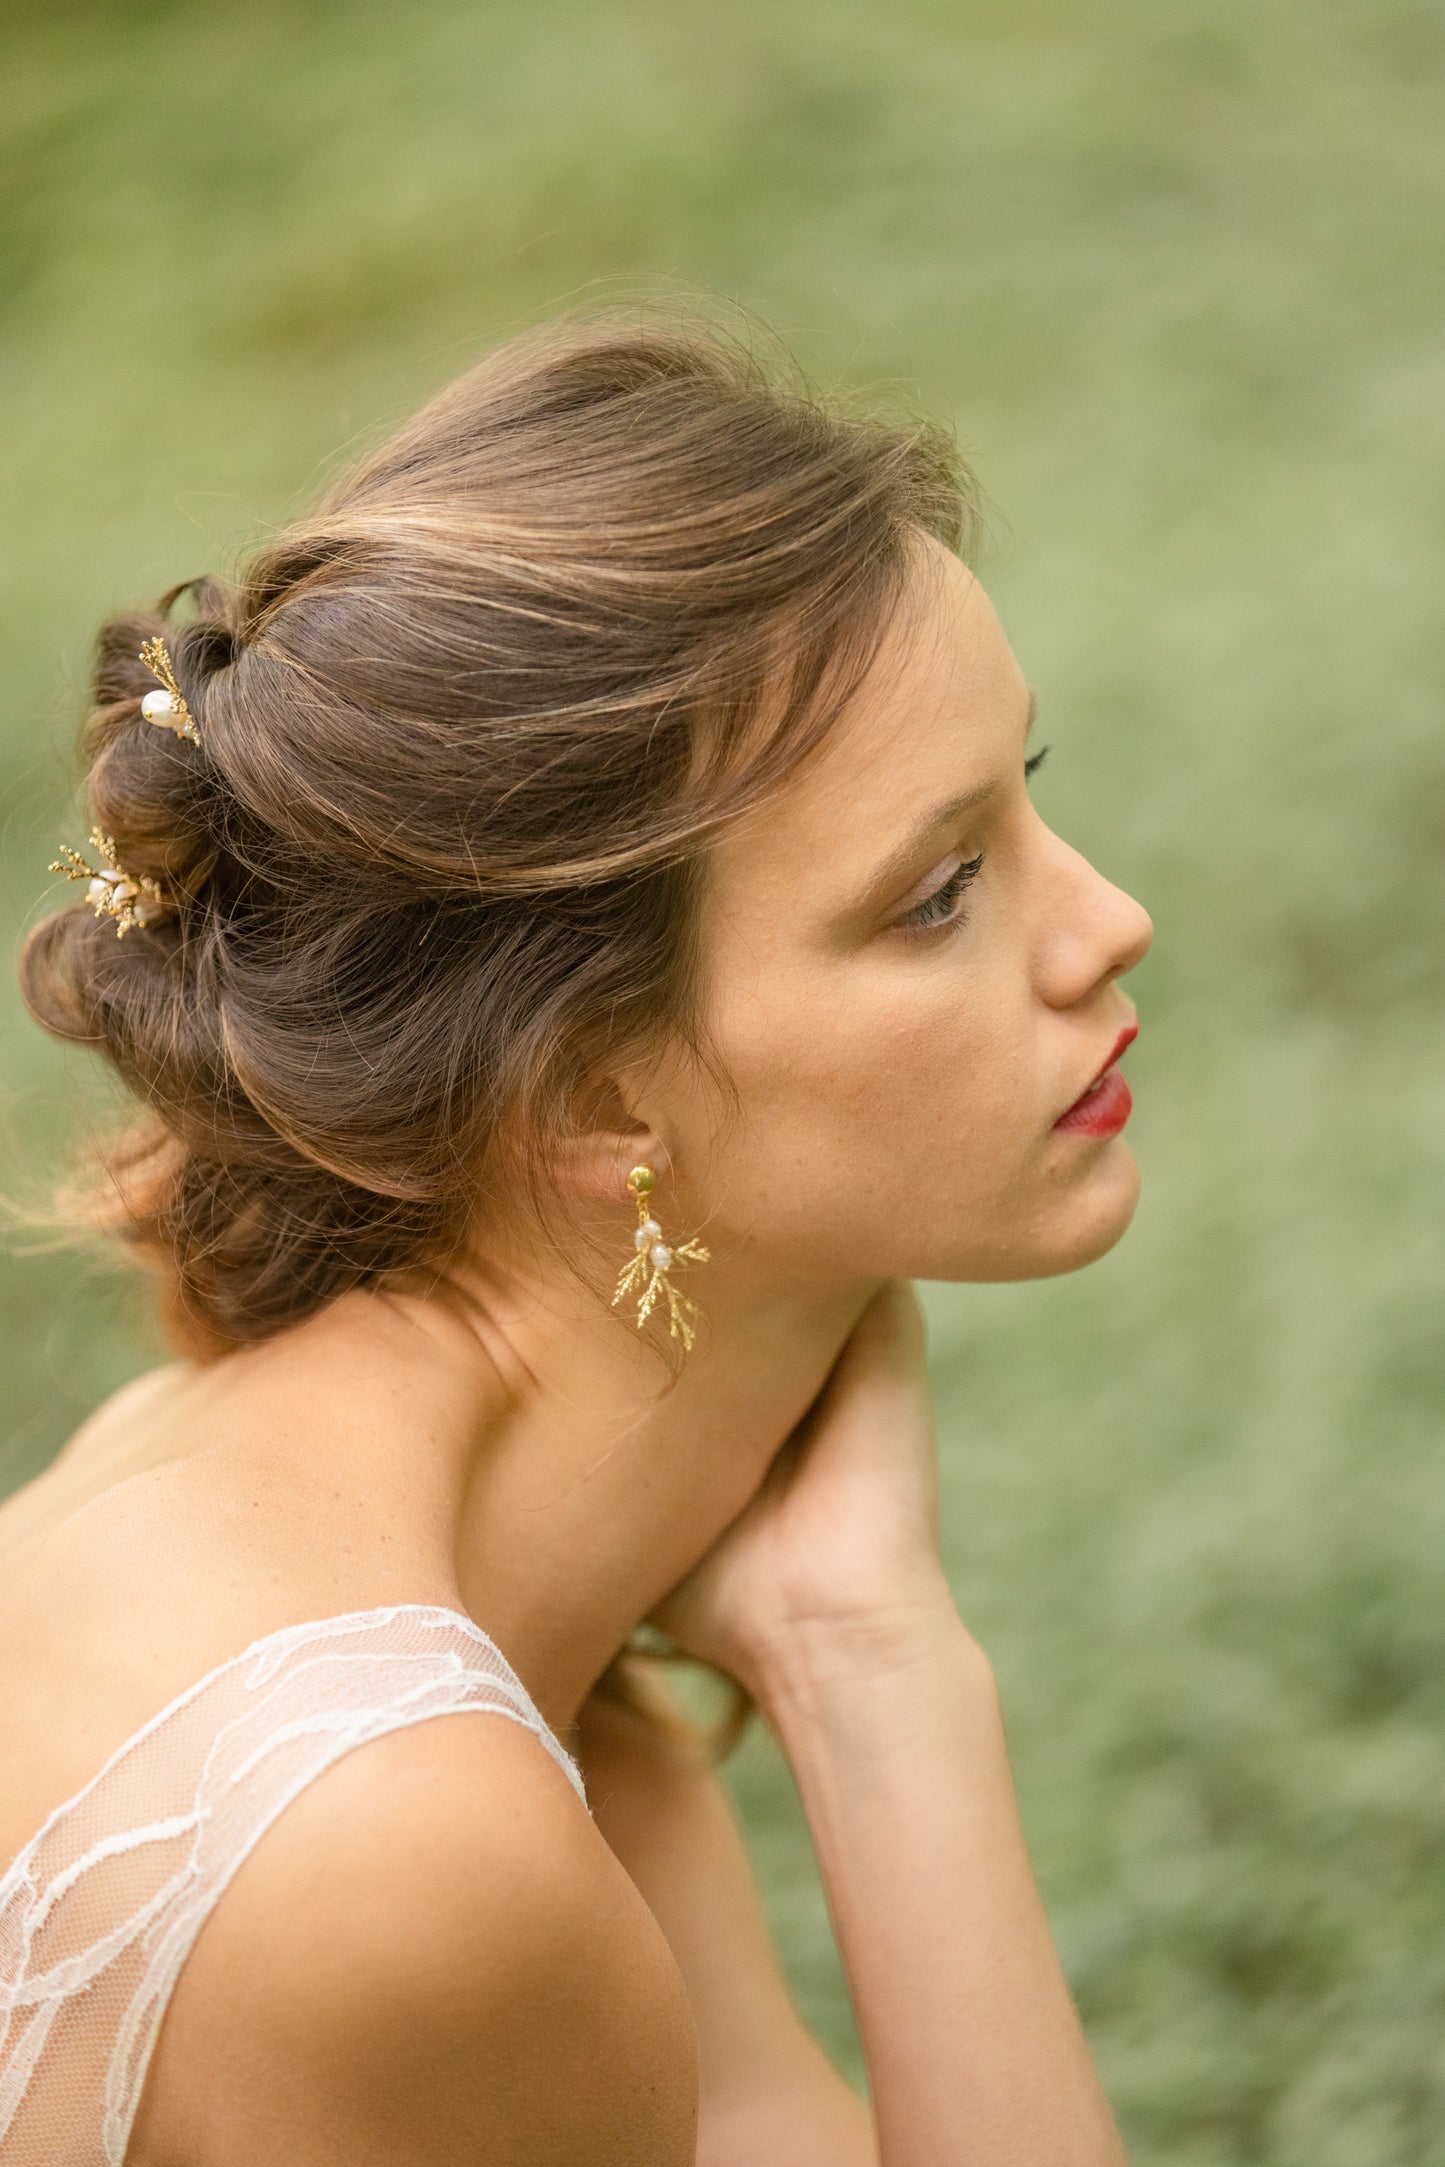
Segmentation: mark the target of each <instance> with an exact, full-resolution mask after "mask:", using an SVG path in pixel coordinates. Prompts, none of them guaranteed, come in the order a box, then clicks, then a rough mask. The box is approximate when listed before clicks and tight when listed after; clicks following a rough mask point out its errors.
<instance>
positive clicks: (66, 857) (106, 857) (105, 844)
mask: <svg viewBox="0 0 1445 2167" xmlns="http://www.w3.org/2000/svg"><path fill="white" fill-rule="evenodd" d="M90 840H91V843H92V844H93V846H94V848H95V849H96V850H97V851H98V852H99V853H100V864H99V865H98V866H96V865H87V864H86V862H85V860H84V858H82V856H81V855H80V852H79V851H78V850H72V849H71V847H70V845H69V844H68V843H64V844H62V846H61V853H60V856H59V857H58V858H52V859H51V861H50V871H51V872H52V873H63V874H64V875H65V877H66V879H67V880H84V881H88V882H89V883H90V885H89V886H88V887H87V889H86V891H85V895H86V901H87V902H88V903H89V904H90V907H91V909H92V910H93V911H94V912H95V915H96V917H97V918H114V920H115V934H116V939H117V940H124V939H125V936H126V934H127V933H128V932H129V931H130V929H131V927H132V926H133V925H138V926H141V927H142V928H144V927H145V926H148V925H150V924H151V923H152V921H153V920H155V919H156V918H163V917H164V916H165V914H166V912H167V911H168V910H169V909H170V908H171V904H170V902H169V900H168V898H167V896H166V894H165V892H164V890H163V889H162V888H160V887H159V886H158V885H157V884H156V882H155V881H153V880H148V879H147V878H146V876H145V875H144V874H142V875H141V876H140V878H139V879H138V880H137V879H132V877H131V875H130V874H129V873H125V872H122V870H121V868H120V867H119V866H118V865H117V864H116V862H115V844H114V843H113V842H112V841H111V839H110V837H109V836H108V835H102V834H101V832H100V829H99V828H92V829H91V831H90Z"/></svg>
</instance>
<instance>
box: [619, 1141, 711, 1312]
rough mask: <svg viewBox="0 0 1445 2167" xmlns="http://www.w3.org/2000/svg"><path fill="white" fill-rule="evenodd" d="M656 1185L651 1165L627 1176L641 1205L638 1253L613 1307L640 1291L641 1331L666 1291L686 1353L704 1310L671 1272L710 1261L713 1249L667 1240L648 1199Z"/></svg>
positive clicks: (636, 1238)
mask: <svg viewBox="0 0 1445 2167" xmlns="http://www.w3.org/2000/svg"><path fill="white" fill-rule="evenodd" d="M656 1187H657V1175H656V1173H655V1172H654V1171H653V1169H652V1168H651V1167H650V1166H634V1167H633V1169H632V1172H631V1173H630V1174H629V1175H628V1177H627V1189H628V1193H629V1195H630V1196H631V1197H632V1199H633V1201H634V1202H635V1203H636V1205H637V1228H636V1231H635V1233H634V1234H633V1237H632V1244H633V1249H634V1251H635V1254H634V1255H633V1256H632V1257H631V1258H630V1259H629V1260H628V1262H627V1263H626V1264H625V1265H624V1266H623V1267H622V1276H621V1277H620V1279H619V1280H618V1282H617V1292H616V1293H615V1294H614V1295H613V1297H612V1306H613V1308H614V1309H615V1308H616V1307H617V1304H618V1303H619V1302H620V1301H622V1300H623V1299H624V1298H625V1297H626V1296H627V1295H629V1294H637V1297H638V1299H637V1329H638V1331H639V1332H640V1331H641V1330H642V1327H643V1325H644V1324H646V1322H647V1320H648V1318H649V1317H650V1316H651V1315H652V1312H653V1309H654V1308H655V1307H656V1304H657V1299H658V1296H659V1295H660V1294H665V1295H666V1296H667V1309H668V1330H669V1332H670V1333H671V1335H672V1337H673V1338H674V1339H680V1340H681V1341H682V1350H683V1353H684V1354H691V1352H692V1343H693V1326H694V1320H695V1319H696V1318H697V1317H699V1316H700V1315H701V1314H702V1312H701V1311H700V1310H699V1308H698V1305H697V1303H696V1302H693V1301H689V1299H688V1297H687V1296H686V1295H685V1294H679V1293H678V1291H677V1289H676V1287H675V1286H674V1285H673V1283H672V1281H671V1280H670V1279H669V1278H668V1276H667V1275H668V1273H669V1272H670V1271H672V1270H673V1269H674V1268H675V1267H676V1266H677V1265H679V1264H707V1263H710V1262H711V1252H710V1251H709V1250H707V1249H704V1247H703V1245H702V1243H701V1242H699V1241H690V1242H680V1243H679V1244H678V1245H677V1247H676V1248H673V1247H672V1246H671V1245H670V1244H669V1243H667V1242H665V1241H664V1240H663V1238H662V1228H661V1227H660V1226H659V1225H658V1223H657V1221H656V1220H655V1219H654V1218H653V1216H652V1213H651V1210H650V1209H649V1207H648V1202H647V1199H648V1198H649V1196H650V1195H651V1194H652V1192H653V1190H654V1189H655V1188H656ZM639 1290H640V1291H639Z"/></svg>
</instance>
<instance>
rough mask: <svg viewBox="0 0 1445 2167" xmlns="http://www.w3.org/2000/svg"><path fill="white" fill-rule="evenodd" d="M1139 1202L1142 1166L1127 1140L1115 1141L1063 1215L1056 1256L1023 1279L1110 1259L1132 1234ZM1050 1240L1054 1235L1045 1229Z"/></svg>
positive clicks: (1053, 1251)
mask: <svg viewBox="0 0 1445 2167" xmlns="http://www.w3.org/2000/svg"><path fill="white" fill-rule="evenodd" d="M1138 1202H1139V1161H1138V1160H1137V1159H1136V1158H1135V1156H1134V1154H1133V1152H1132V1151H1131V1150H1130V1149H1129V1146H1128V1145H1127V1144H1126V1143H1125V1142H1124V1139H1123V1138H1122V1137H1121V1136H1116V1137H1113V1138H1111V1140H1110V1142H1109V1143H1108V1145H1107V1146H1106V1148H1105V1149H1104V1151H1103V1152H1101V1153H1100V1155H1099V1157H1098V1159H1097V1160H1096V1161H1095V1163H1094V1166H1093V1168H1092V1169H1091V1172H1090V1176H1089V1178H1088V1179H1087V1180H1086V1181H1085V1182H1084V1183H1083V1184H1082V1185H1081V1187H1080V1190H1079V1192H1078V1193H1077V1194H1076V1195H1074V1196H1072V1197H1070V1198H1069V1199H1068V1200H1067V1208H1066V1209H1063V1210H1061V1212H1060V1222H1061V1223H1060V1225H1059V1227H1058V1229H1057V1231H1056V1240H1055V1242H1054V1243H1052V1244H1050V1247H1051V1250H1052V1253H1051V1254H1050V1255H1049V1256H1048V1257H1047V1259H1046V1260H1041V1261H1040V1263H1039V1265H1038V1267H1037V1269H1036V1270H1034V1271H1031V1272H1029V1273H1027V1274H1020V1276H1021V1277H1025V1276H1026V1277H1028V1278H1030V1279H1051V1278H1053V1277H1054V1276H1055V1275H1056V1274H1057V1273H1060V1272H1077V1271H1079V1270H1081V1269H1082V1268H1083V1266H1084V1265H1086V1264H1093V1263H1096V1262H1097V1261H1098V1259H1099V1258H1100V1257H1102V1256H1107V1255H1108V1253H1109V1251H1110V1250H1111V1249H1112V1248H1113V1246H1114V1244H1115V1242H1117V1241H1118V1240H1120V1238H1121V1237H1122V1236H1123V1235H1124V1234H1125V1233H1126V1232H1127V1231H1128V1228H1129V1223H1130V1221H1131V1220H1132V1219H1133V1217H1134V1212H1135V1208H1136V1206H1137V1205H1138ZM1043 1231H1044V1232H1045V1234H1046V1235H1047V1234H1048V1232H1049V1231H1050V1230H1047V1229H1045V1230H1043Z"/></svg>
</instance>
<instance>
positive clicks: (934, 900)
mask: <svg viewBox="0 0 1445 2167" xmlns="http://www.w3.org/2000/svg"><path fill="white" fill-rule="evenodd" d="M982 865H983V852H982V851H980V852H979V854H978V856H977V857H976V858H965V859H964V861H963V863H962V864H961V865H959V866H956V867H955V868H954V870H953V871H952V872H951V873H950V874H949V876H948V878H947V880H946V881H945V882H944V883H943V885H942V887H941V888H935V889H934V891H933V893H932V895H926V896H925V897H924V899H923V901H922V902H921V903H918V904H915V905H914V907H913V909H912V910H911V911H909V913H908V915H907V917H906V918H900V919H899V921H898V923H899V925H900V926H901V927H902V928H903V929H904V930H905V931H906V932H910V933H932V932H936V931H937V930H938V929H939V927H941V926H947V925H962V923H963V913H962V912H961V911H956V908H955V906H956V905H957V904H958V903H959V902H960V900H961V899H962V896H963V891H964V889H965V888H966V887H967V886H968V884H969V882H970V881H971V880H975V879H977V877H978V873H979V870H980V868H981V867H982Z"/></svg>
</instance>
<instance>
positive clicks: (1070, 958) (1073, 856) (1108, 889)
mask: <svg viewBox="0 0 1445 2167" xmlns="http://www.w3.org/2000/svg"><path fill="white" fill-rule="evenodd" d="M1052 841H1053V845H1054V848H1055V850H1056V851H1057V852H1058V853H1059V857H1058V858H1057V860H1056V862H1055V864H1054V865H1053V867H1052V868H1051V879H1050V901H1049V907H1048V909H1047V912H1046V914H1045V919H1044V929H1043V940H1042V943H1041V954H1040V959H1039V960H1040V968H1041V976H1042V981H1043V991H1044V994H1045V998H1046V999H1047V1000H1049V1001H1050V1002H1051V1003H1052V1004H1053V1005H1054V1006H1056V1007H1059V1008H1070V1007H1072V1006H1073V1005H1074V1003H1075V1002H1077V1001H1081V1000H1083V999H1085V998H1086V997H1087V995H1088V994H1090V993H1091V992H1093V990H1094V989H1095V988H1096V987H1098V986H1106V985H1108V984H1109V982H1110V980H1111V979H1115V978H1122V977H1123V976H1124V974H1125V972H1126V971H1132V970H1133V969H1134V967H1135V965H1136V964H1138V963H1142V961H1143V960H1144V958H1145V956H1146V955H1147V954H1148V953H1149V948H1150V944H1151V942H1152V941H1153V939H1154V921H1153V920H1152V918H1151V917H1150V916H1149V913H1148V911H1147V910H1145V908H1144V906H1143V904H1142V903H1138V902H1136V901H1135V899H1134V897H1133V896H1132V895H1130V894H1128V893H1127V891H1126V890H1125V889H1123V888H1116V887H1115V885H1114V883H1113V882H1112V881H1111V880H1106V879H1105V877H1104V875H1103V874H1102V873H1100V872H1099V871H1097V870H1096V868H1095V867H1094V866H1092V865H1091V864H1090V863H1089V861H1088V859H1087V858H1085V857H1084V856H1083V855H1082V854H1081V853H1080V852H1079V851H1077V850H1075V849H1073V848H1072V847H1071V845H1070V844H1068V843H1065V842H1063V841H1061V840H1060V838H1059V837H1058V836H1054V837H1053V838H1052Z"/></svg>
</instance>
